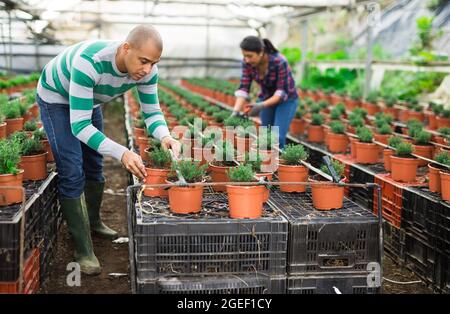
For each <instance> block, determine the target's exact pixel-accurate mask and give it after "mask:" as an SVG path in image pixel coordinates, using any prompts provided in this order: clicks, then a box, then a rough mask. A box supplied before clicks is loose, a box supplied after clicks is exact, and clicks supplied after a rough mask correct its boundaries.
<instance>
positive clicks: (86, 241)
mask: <svg viewBox="0 0 450 314" xmlns="http://www.w3.org/2000/svg"><path fill="white" fill-rule="evenodd" d="M60 203H61V209H62V212H63V215H64V218H65V219H66V221H67V227H68V228H69V232H70V234H71V235H72V239H73V241H74V243H75V261H76V262H77V263H78V264H80V269H81V272H82V273H84V274H86V275H98V274H100V273H101V272H102V269H101V267H100V263H99V261H98V259H97V257H96V256H95V254H94V249H93V246H92V239H91V233H90V232H89V216H88V213H87V209H86V204H85V200H84V195H81V196H80V197H78V198H65V199H61V200H60Z"/></svg>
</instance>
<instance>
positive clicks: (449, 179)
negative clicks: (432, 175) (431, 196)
mask: <svg viewBox="0 0 450 314" xmlns="http://www.w3.org/2000/svg"><path fill="white" fill-rule="evenodd" d="M439 175H440V176H441V191H442V199H443V200H444V201H450V173H449V172H447V171H439Z"/></svg>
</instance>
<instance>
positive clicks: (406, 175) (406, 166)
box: [391, 155, 418, 182]
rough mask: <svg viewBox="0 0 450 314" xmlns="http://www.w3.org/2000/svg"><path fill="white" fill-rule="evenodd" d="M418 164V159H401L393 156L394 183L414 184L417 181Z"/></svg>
mask: <svg viewBox="0 0 450 314" xmlns="http://www.w3.org/2000/svg"><path fill="white" fill-rule="evenodd" d="M417 166H418V162H417V159H416V158H400V157H397V156H394V155H392V156H391V176H392V179H393V180H394V181H400V182H414V181H415V180H416V173H417Z"/></svg>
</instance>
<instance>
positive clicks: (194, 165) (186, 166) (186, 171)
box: [172, 159, 208, 183]
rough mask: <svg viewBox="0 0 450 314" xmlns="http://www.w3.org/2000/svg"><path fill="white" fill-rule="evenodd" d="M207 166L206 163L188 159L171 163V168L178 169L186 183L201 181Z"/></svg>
mask: <svg viewBox="0 0 450 314" xmlns="http://www.w3.org/2000/svg"><path fill="white" fill-rule="evenodd" d="M207 167H208V165H207V164H205V165H200V162H198V161H193V160H190V159H187V160H180V161H178V162H177V163H174V164H172V170H174V171H176V170H178V171H179V172H180V174H181V175H182V176H183V178H184V179H185V180H186V182H188V183H195V182H201V181H202V180H203V178H204V177H205V174H206V168H207Z"/></svg>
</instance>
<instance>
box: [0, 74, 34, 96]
mask: <svg viewBox="0 0 450 314" xmlns="http://www.w3.org/2000/svg"><path fill="white" fill-rule="evenodd" d="M39 77H40V73H32V74H30V75H28V76H25V75H18V76H15V77H10V78H7V79H0V94H2V93H4V94H13V93H16V92H21V91H22V90H23V89H27V88H35V87H36V83H37V81H38V80H39Z"/></svg>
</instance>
